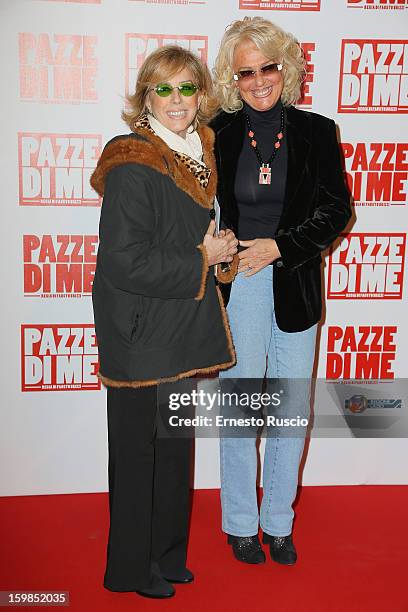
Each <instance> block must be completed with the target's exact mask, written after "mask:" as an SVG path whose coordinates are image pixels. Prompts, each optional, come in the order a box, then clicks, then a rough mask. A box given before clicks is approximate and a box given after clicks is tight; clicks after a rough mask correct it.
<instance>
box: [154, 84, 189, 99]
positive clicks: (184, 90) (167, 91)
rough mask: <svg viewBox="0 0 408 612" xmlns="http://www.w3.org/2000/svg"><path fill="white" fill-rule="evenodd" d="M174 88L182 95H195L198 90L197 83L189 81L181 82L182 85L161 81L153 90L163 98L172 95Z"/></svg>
mask: <svg viewBox="0 0 408 612" xmlns="http://www.w3.org/2000/svg"><path fill="white" fill-rule="evenodd" d="M173 89H178V90H179V92H180V93H181V95H182V96H194V94H195V93H196V91H198V87H197V85H194V83H190V81H187V82H186V83H180V85H176V86H174V85H170V84H169V83H159V84H158V85H156V87H153V88H152V90H151V91H155V92H156V93H157V95H158V96H160V97H161V98H167V97H168V96H170V95H171V93H172V91H173Z"/></svg>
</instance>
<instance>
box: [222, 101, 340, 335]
mask: <svg viewBox="0 0 408 612" xmlns="http://www.w3.org/2000/svg"><path fill="white" fill-rule="evenodd" d="M211 127H212V128H213V130H214V131H215V134H216V142H215V154H216V160H217V168H218V188H217V198H218V202H219V204H220V207H221V220H222V223H223V224H224V225H225V226H227V227H229V228H231V229H232V230H233V231H234V232H235V234H236V235H237V236H238V216H239V211H238V206H237V203H236V200H235V197H234V182H235V174H236V169H237V164H238V158H239V155H240V152H241V149H242V144H243V139H244V136H245V118H244V114H243V112H242V111H238V112H237V113H234V114H229V113H225V112H221V113H220V114H219V115H217V117H215V119H214V120H213V121H212V124H211ZM285 138H286V140H287V146H288V169H287V177H286V191H285V197H284V202H283V211H282V215H281V219H280V222H279V226H278V229H277V231H276V235H275V236H271V238H274V239H275V240H276V243H277V245H278V248H279V251H280V253H281V257H280V258H279V259H278V260H276V261H275V262H274V263H273V266H274V275H273V291H274V306H275V315H276V321H277V324H278V326H279V328H280V329H281V330H283V331H286V332H297V331H303V330H305V329H308V328H309V327H311V326H312V325H314V324H315V323H317V322H318V321H319V320H320V318H321V316H322V292H321V271H320V266H321V261H322V259H321V252H322V251H324V250H325V249H326V248H327V247H328V246H329V245H330V244H331V243H332V242H333V241H334V240H335V239H336V237H337V236H338V235H339V233H340V232H341V231H342V230H343V229H344V228H345V226H346V225H347V222H348V221H349V219H350V217H351V207H350V195H349V192H348V190H347V187H346V185H345V181H344V175H343V170H342V165H341V160H340V151H339V147H338V143H337V136H336V126H335V123H334V121H332V120H331V119H328V118H326V117H323V116H322V115H318V114H316V113H310V112H306V111H301V110H298V109H296V108H294V107H293V106H290V107H286V108H285ZM238 237H239V236H238ZM221 290H222V293H223V297H224V301H225V303H228V299H229V294H230V290H231V284H229V285H222V286H221ZM254 303H255V305H256V296H254Z"/></svg>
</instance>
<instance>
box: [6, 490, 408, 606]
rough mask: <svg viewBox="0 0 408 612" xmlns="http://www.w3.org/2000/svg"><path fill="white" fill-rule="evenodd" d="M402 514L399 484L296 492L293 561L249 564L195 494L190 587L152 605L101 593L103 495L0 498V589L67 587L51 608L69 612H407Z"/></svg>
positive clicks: (405, 494)
mask: <svg viewBox="0 0 408 612" xmlns="http://www.w3.org/2000/svg"><path fill="white" fill-rule="evenodd" d="M407 508H408V487H406V486H405V487H404V486H354V487H304V488H303V489H302V490H301V493H300V496H299V500H298V503H297V508H296V511H297V515H298V519H297V521H296V527H295V542H296V545H297V548H298V552H299V561H298V563H297V564H296V565H295V566H293V567H282V566H279V565H277V564H275V563H273V562H272V561H271V560H270V559H269V556H268V562H267V563H266V564H265V565H264V566H253V567H251V566H247V565H245V564H242V563H238V562H237V561H235V560H234V559H233V557H232V553H231V550H230V547H227V545H226V543H225V536H224V535H223V534H222V533H221V531H220V508H219V501H218V492H217V491H196V492H195V494H194V503H193V516H192V529H191V538H190V548H189V563H188V565H189V567H190V568H191V569H192V570H193V571H194V572H195V574H196V581H195V582H194V583H193V584H192V585H185V586H178V587H177V593H176V596H175V597H174V598H173V599H171V600H168V601H153V600H148V599H142V598H140V597H138V596H136V595H134V594H133V593H111V592H109V591H106V590H105V589H104V588H103V587H102V577H103V571H104V561H105V539H106V529H107V523H108V499H107V495H106V494H92V495H53V496H40V497H7V498H0V525H1V528H0V529H1V532H2V533H1V559H0V590H3V591H4V590H24V589H25V590H64V591H70V600H71V604H70V606H69V608H60V609H61V610H64V609H68V610H71V611H75V612H77V611H80V612H94V611H95V612H105V611H108V610H109V611H115V612H121V611H122V610H177V611H183V612H184V611H187V610H188V611H191V612H195V611H196V610H209V611H210V612H221V611H223V612H231V611H234V612H235V611H238V610H240V611H241V610H242V611H250V612H258V611H259V612H268V611H271V612H320V611H322V612H346V611H347V612H350V611H353V612H354V611H355V612H365V611H367V612H408V529H407V518H408V511H407ZM37 609H38V608H37ZM53 609H55V608H53Z"/></svg>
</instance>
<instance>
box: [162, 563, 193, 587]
mask: <svg viewBox="0 0 408 612" xmlns="http://www.w3.org/2000/svg"><path fill="white" fill-rule="evenodd" d="M163 577H164V578H165V580H168V581H169V582H173V583H174V584H189V583H190V582H193V580H194V574H193V572H190V570H189V569H187V568H186V567H185V568H184V569H182V570H180V571H179V572H172V573H171V574H170V575H169V576H163Z"/></svg>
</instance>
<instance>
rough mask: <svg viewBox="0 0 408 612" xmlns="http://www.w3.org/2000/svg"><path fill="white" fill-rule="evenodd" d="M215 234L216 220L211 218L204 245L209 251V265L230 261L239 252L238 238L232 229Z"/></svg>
mask: <svg viewBox="0 0 408 612" xmlns="http://www.w3.org/2000/svg"><path fill="white" fill-rule="evenodd" d="M214 234H215V221H214V220H211V222H210V225H209V226H208V229H207V233H206V234H205V236H204V240H203V245H204V246H205V250H206V251H207V257H208V265H209V266H214V265H215V264H218V263H222V262H224V261H225V262H230V261H232V259H233V256H234V255H235V253H236V252H237V247H238V240H237V239H236V238H235V235H234V232H232V231H231V230H229V229H227V230H222V231H220V233H219V235H218V236H214Z"/></svg>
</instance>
